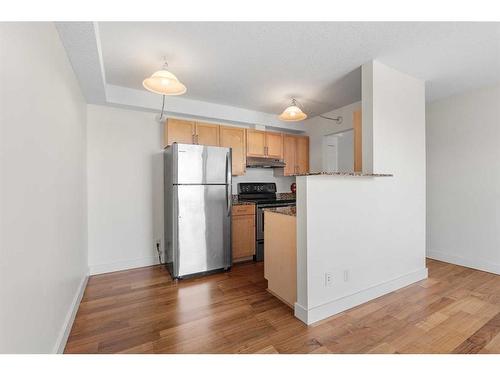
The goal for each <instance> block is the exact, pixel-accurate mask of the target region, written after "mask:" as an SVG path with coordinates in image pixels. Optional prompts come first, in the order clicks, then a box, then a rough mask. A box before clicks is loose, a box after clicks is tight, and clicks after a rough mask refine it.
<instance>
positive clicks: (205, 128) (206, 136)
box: [194, 122, 219, 146]
mask: <svg viewBox="0 0 500 375" xmlns="http://www.w3.org/2000/svg"><path fill="white" fill-rule="evenodd" d="M195 125H196V126H195V133H194V134H195V135H194V141H195V143H196V144H198V145H206V146H218V145H219V125H217V124H208V123H203V122H196V124H195Z"/></svg>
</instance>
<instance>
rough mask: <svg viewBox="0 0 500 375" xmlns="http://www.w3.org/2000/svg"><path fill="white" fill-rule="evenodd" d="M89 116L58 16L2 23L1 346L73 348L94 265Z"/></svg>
mask: <svg viewBox="0 0 500 375" xmlns="http://www.w3.org/2000/svg"><path fill="white" fill-rule="evenodd" d="M85 124H86V104H85V101H84V98H83V96H82V94H81V92H80V87H79V85H78V82H77V80H76V78H75V76H74V73H73V71H72V68H71V65H70V63H69V61H68V59H67V57H66V52H65V50H64V48H63V46H62V44H61V41H60V40H59V36H58V33H57V31H56V29H55V27H54V25H53V24H52V23H3V24H0V301H1V302H0V305H1V307H0V353H52V352H61V351H62V350H63V349H64V346H65V343H66V339H67V336H68V334H69V331H70V329H71V326H72V322H73V318H74V315H75V313H76V311H77V308H78V305H79V302H80V299H81V296H82V294H83V289H84V288H85V283H86V279H87V273H88V268H87V220H86V186H87V183H86V168H85V138H86V135H85Z"/></svg>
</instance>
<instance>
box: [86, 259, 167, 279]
mask: <svg viewBox="0 0 500 375" xmlns="http://www.w3.org/2000/svg"><path fill="white" fill-rule="evenodd" d="M155 264H158V258H157V257H154V256H152V257H145V258H135V259H128V260H122V261H119V262H113V263H104V264H94V265H90V266H89V268H90V275H99V274H101V273H108V272H116V271H124V270H129V269H132V268H139V267H147V266H154V265H155Z"/></svg>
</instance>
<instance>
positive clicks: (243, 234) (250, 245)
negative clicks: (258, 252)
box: [231, 215, 255, 261]
mask: <svg viewBox="0 0 500 375" xmlns="http://www.w3.org/2000/svg"><path fill="white" fill-rule="evenodd" d="M231 233H232V249H233V261H234V260H235V259H236V260H237V259H239V258H246V257H251V256H253V255H254V254H255V215H240V216H233V217H232V228H231Z"/></svg>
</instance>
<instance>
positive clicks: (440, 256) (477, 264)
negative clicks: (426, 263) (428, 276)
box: [427, 250, 500, 275]
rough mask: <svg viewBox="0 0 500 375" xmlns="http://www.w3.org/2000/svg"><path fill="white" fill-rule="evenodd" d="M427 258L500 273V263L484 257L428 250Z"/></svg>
mask: <svg viewBox="0 0 500 375" xmlns="http://www.w3.org/2000/svg"><path fill="white" fill-rule="evenodd" d="M427 258H431V259H435V260H440V261H442V262H446V263H452V264H458V265H459V266H464V267H469V268H474V269H477V270H481V271H486V272H491V273H495V274H497V275H500V264H498V263H493V262H489V261H485V260H482V259H468V258H464V257H461V256H458V255H453V254H448V253H443V252H441V251H435V250H427Z"/></svg>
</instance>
